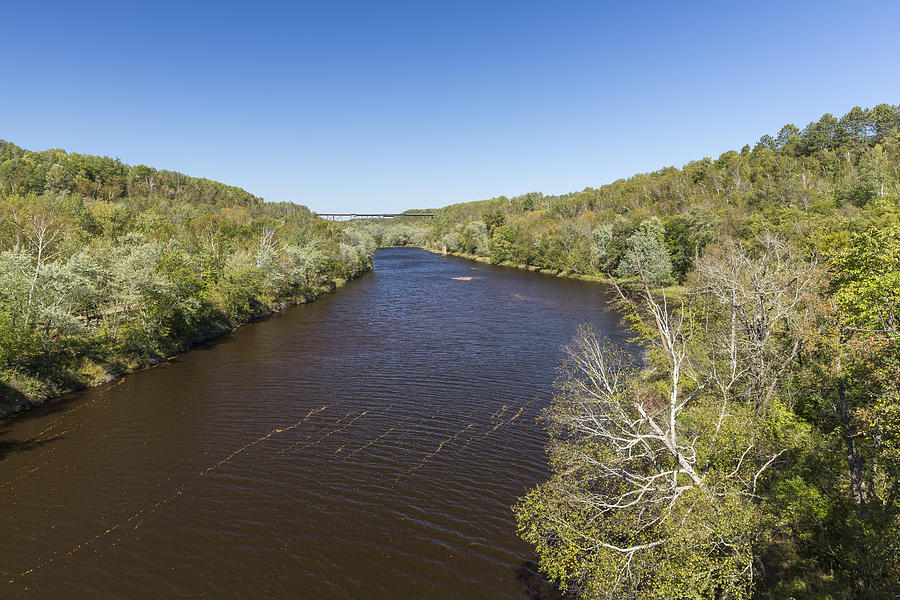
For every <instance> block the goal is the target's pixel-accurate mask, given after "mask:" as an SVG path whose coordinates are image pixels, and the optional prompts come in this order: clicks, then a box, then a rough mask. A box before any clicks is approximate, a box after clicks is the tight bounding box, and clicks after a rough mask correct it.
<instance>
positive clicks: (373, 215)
mask: <svg viewBox="0 0 900 600" xmlns="http://www.w3.org/2000/svg"><path fill="white" fill-rule="evenodd" d="M316 214H317V215H318V216H320V217H322V218H323V219H331V220H333V221H340V220H345V219H346V220H352V219H393V218H395V217H428V218H431V217H433V216H434V213H316Z"/></svg>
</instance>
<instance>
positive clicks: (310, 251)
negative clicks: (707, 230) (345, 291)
mask: <svg viewBox="0 0 900 600" xmlns="http://www.w3.org/2000/svg"><path fill="white" fill-rule="evenodd" d="M373 249H374V246H373V245H372V241H371V239H369V238H367V237H365V236H362V235H354V236H347V235H346V234H344V233H343V232H342V231H341V229H340V228H339V226H338V225H336V224H334V223H329V222H326V221H324V220H322V219H319V218H317V217H315V216H314V215H313V214H312V213H310V211H309V210H308V209H307V208H306V207H303V206H297V205H294V204H288V203H280V204H274V203H265V202H263V201H262V199H260V198H258V197H256V196H254V195H252V194H250V193H249V192H246V191H244V190H242V189H240V188H236V187H232V186H227V185H224V184H221V183H217V182H214V181H210V180H207V179H198V178H195V177H189V176H186V175H183V174H181V173H176V172H172V171H162V170H157V169H153V168H151V167H147V166H143V165H139V166H129V165H126V164H123V163H122V162H120V161H118V160H114V159H111V158H106V157H97V156H89V155H82V154H75V153H67V152H65V151H62V150H46V151H43V152H30V151H28V150H23V149H21V148H19V147H17V146H15V145H14V144H11V143H9V142H4V141H0V415H3V414H9V413H11V412H15V411H18V410H21V409H23V408H27V407H28V406H30V405H33V404H35V403H39V402H41V401H43V400H44V399H46V398H49V397H53V396H55V395H58V394H59V393H61V392H62V391H65V390H67V389H73V388H78V387H83V386H86V385H92V384H96V383H98V382H102V381H106V380H108V379H109V378H111V377H114V376H117V375H120V374H123V373H127V372H129V371H132V370H134V369H136V368H140V367H143V366H146V365H148V364H151V363H153V362H156V361H158V360H161V359H164V358H165V357H168V356H171V355H172V354H174V353H176V352H178V351H180V350H183V349H185V348H187V347H190V346H192V345H194V344H196V343H198V342H201V341H203V340H206V339H209V338H211V337H214V336H217V335H221V334H222V333H225V332H227V331H230V330H231V329H232V328H234V327H236V326H238V325H240V324H241V323H244V322H247V321H249V320H252V319H256V318H259V317H261V316H264V315H267V314H270V313H271V312H272V311H274V310H277V309H278V308H279V307H282V306H285V305H289V304H294V303H297V302H305V301H308V300H311V299H313V298H315V297H316V296H317V295H319V294H320V293H322V292H323V291H326V290H329V289H333V288H334V286H335V285H339V284H340V283H341V282H343V281H344V280H346V279H348V278H352V277H355V276H356V275H358V274H359V273H360V272H362V271H364V270H366V269H368V268H370V267H371V256H372V251H373Z"/></svg>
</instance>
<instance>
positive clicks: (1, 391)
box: [0, 266, 371, 419]
mask: <svg viewBox="0 0 900 600" xmlns="http://www.w3.org/2000/svg"><path fill="white" fill-rule="evenodd" d="M370 270H371V266H370V267H368V268H367V269H364V270H361V271H359V272H357V273H355V274H352V275H351V276H350V277H349V279H344V278H335V279H331V280H330V281H328V282H327V283H325V284H323V285H320V286H317V287H315V288H312V289H310V290H307V291H306V292H305V293H304V294H302V295H299V296H297V297H295V298H290V299H282V300H279V301H276V302H273V303H262V302H259V301H258V299H254V302H253V304H254V305H255V306H254V310H253V311H252V312H251V313H250V314H249V316H248V318H247V319H245V320H239V321H233V322H232V321H230V320H229V319H227V318H226V317H224V315H220V318H217V319H211V320H209V321H208V322H205V323H202V324H201V326H200V327H198V329H196V330H195V331H193V332H191V333H192V335H190V336H189V337H184V338H182V339H179V340H177V341H176V342H174V343H173V344H171V346H172V348H171V350H170V351H169V352H166V353H165V354H158V353H146V354H131V355H127V356H119V355H115V356H110V357H108V360H94V358H92V357H82V358H81V359H80V360H79V362H78V363H77V368H76V369H72V370H67V371H63V372H59V373H53V374H46V375H44V376H43V377H39V376H34V375H29V374H25V373H21V372H17V371H9V370H6V371H0V419H7V418H14V417H15V416H17V415H19V414H21V413H24V412H26V411H28V410H30V409H32V408H35V407H37V406H41V405H43V404H45V403H46V402H48V401H50V400H54V399H56V398H59V397H61V396H63V395H65V394H68V393H70V392H75V391H78V390H84V389H87V388H91V387H95V386H98V385H103V384H105V383H109V382H110V381H112V380H114V379H118V378H120V377H125V376H127V375H130V374H133V373H136V372H138V371H143V370H146V369H151V368H153V367H155V366H157V365H159V364H161V363H164V362H166V361H170V360H172V359H174V358H175V357H176V356H178V355H179V354H183V353H184V352H187V351H189V350H191V349H193V348H196V347H197V346H200V345H202V344H204V343H206V342H210V341H212V340H215V339H218V338H221V337H223V336H226V335H228V334H230V333H232V332H234V331H236V330H238V329H239V328H241V327H243V326H244V325H247V324H250V323H255V322H258V321H262V320H264V319H267V318H269V317H271V316H272V315H274V314H276V313H278V312H281V311H283V310H285V309H287V308H290V307H292V306H298V305H300V304H307V303H309V302H313V301H315V300H316V299H318V298H319V297H321V296H322V295H323V294H328V293H331V292H334V291H335V290H337V289H338V288H340V287H342V286H344V285H345V284H346V283H347V282H348V281H349V280H352V279H356V278H357V277H359V276H360V275H362V274H363V273H365V272H368V271H370Z"/></svg>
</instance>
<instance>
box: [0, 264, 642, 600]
mask: <svg viewBox="0 0 900 600" xmlns="http://www.w3.org/2000/svg"><path fill="white" fill-rule="evenodd" d="M461 277H462V278H469V277H471V280H461V279H454V278H461ZM609 298H610V295H609V290H608V289H607V288H606V287H605V286H602V285H597V284H590V283H585V282H580V281H572V280H564V279H558V278H555V277H549V276H545V275H540V274H536V273H530V272H527V271H518V270H515V269H508V268H497V267H491V266H488V265H483V264H479V263H474V262H471V261H466V260H463V259H458V258H453V257H450V258H442V257H440V256H437V255H434V254H430V253H427V252H425V251H423V250H419V249H412V248H397V249H386V250H380V251H378V253H377V254H376V261H375V269H374V271H373V272H371V273H368V274H366V275H364V276H362V277H361V278H359V279H357V280H355V281H352V282H350V283H348V284H347V285H346V286H345V287H343V288H341V289H340V290H338V291H337V292H335V293H334V294H330V295H328V296H325V297H323V298H320V299H319V300H317V301H316V302H314V303H312V304H309V305H304V306H298V307H295V308H291V309H288V310H286V311H284V312H282V313H280V314H278V315H275V316H274V317H272V318H270V319H268V320H266V321H263V322H260V323H256V324H253V325H249V326H246V327H243V328H241V329H240V330H238V331H237V332H235V333H234V334H232V335H229V336H227V337H225V338H222V339H220V340H218V341H217V342H215V343H211V344H207V345H205V346H202V347H200V348H197V349H195V350H192V351H190V352H188V353H185V354H183V355H180V356H178V357H177V358H175V359H174V360H171V361H169V362H166V363H164V364H162V365H159V366H157V367H156V368H153V369H148V370H146V371H142V372H139V373H135V374H133V375H130V376H128V377H126V378H124V379H121V380H117V381H115V382H111V383H109V384H106V385H103V386H100V387H97V388H93V389H90V390H85V391H82V392H77V393H72V394H68V395H67V396H65V397H63V398H60V399H58V400H56V401H53V402H51V403H49V404H47V405H45V406H44V407H41V408H38V409H35V410H32V411H30V412H29V413H26V414H24V415H21V416H19V417H18V418H14V419H8V420H6V421H3V422H0V502H2V503H3V506H4V507H5V510H4V511H3V515H2V520H0V581H2V583H0V598H18V597H23V598H66V599H82V598H91V599H95V598H123V599H128V600H136V599H143V598H215V599H218V598H241V599H244V598H273V599H274V598H279V599H280V598H316V599H318V598H324V599H328V598H364V599H369V598H372V599H380V598H385V599H388V598H389V599H405V598H408V599H421V598H427V599H429V600H433V599H439V598H473V599H480V598H485V599H487V598H515V599H529V598H553V597H555V596H554V594H553V593H552V591H550V590H548V589H547V586H546V585H545V584H544V583H543V582H542V580H541V578H540V577H539V576H538V575H537V574H536V573H535V572H534V568H535V565H534V560H535V556H534V552H533V550H532V549H531V548H530V547H529V546H528V544H526V543H524V542H522V541H521V540H520V539H519V538H518V537H517V536H516V531H515V521H514V518H513V515H512V511H511V510H510V506H511V505H512V504H514V503H515V501H516V498H517V497H519V496H521V495H522V494H523V493H524V492H526V491H527V490H528V489H529V488H530V487H531V486H533V485H535V484H536V483H538V482H539V481H541V480H542V479H543V478H544V477H545V476H546V474H547V473H546V469H547V467H546V456H545V453H544V446H545V444H546V435H545V433H544V431H543V429H542V427H541V424H540V422H539V421H537V420H536V418H537V417H539V415H540V413H541V409H542V408H543V407H545V406H546V405H547V404H548V402H549V400H550V398H551V396H552V394H553V388H552V383H553V380H554V379H555V378H556V377H557V376H558V370H557V368H558V366H559V364H560V363H561V362H562V360H563V350H562V348H563V346H564V345H565V344H567V343H568V342H569V341H570V340H571V338H572V336H573V335H574V333H575V331H576V328H577V326H578V325H579V324H580V323H586V322H590V323H592V324H593V326H594V328H595V329H596V330H598V331H600V332H603V333H606V334H607V335H609V336H610V337H612V338H613V339H616V340H620V341H624V340H625V338H626V337H627V334H626V333H625V332H624V331H623V329H622V327H621V325H620V320H619V318H618V316H617V315H616V314H615V313H613V312H610V311H609V309H608V308H607V305H606V302H607V300H608V299H609Z"/></svg>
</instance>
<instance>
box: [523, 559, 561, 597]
mask: <svg viewBox="0 0 900 600" xmlns="http://www.w3.org/2000/svg"><path fill="white" fill-rule="evenodd" d="M516 581H517V582H518V584H519V587H520V588H521V590H522V591H523V592H525V594H526V597H527V598H528V600H573V599H574V597H575V596H573V595H571V594H565V593H563V592H561V591H560V590H559V588H557V587H556V586H555V585H554V584H553V583H551V582H549V581H547V578H546V577H544V576H543V575H541V573H540V571H538V566H537V563H535V562H534V561H531V560H527V561H525V562H523V563H522V564H521V565H520V566H519V568H518V569H516Z"/></svg>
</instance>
